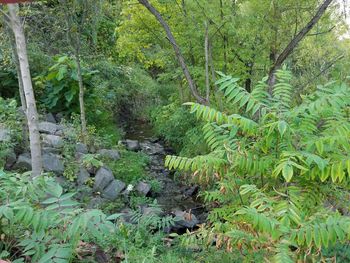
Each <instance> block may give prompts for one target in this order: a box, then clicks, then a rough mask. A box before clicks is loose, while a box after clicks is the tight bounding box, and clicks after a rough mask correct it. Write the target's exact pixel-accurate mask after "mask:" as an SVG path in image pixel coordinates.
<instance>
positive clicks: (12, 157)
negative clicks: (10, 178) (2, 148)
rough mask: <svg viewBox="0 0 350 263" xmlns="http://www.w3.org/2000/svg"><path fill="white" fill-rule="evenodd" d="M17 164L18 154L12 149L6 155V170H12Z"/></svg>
mask: <svg viewBox="0 0 350 263" xmlns="http://www.w3.org/2000/svg"><path fill="white" fill-rule="evenodd" d="M15 163H16V154H15V151H14V150H13V149H10V150H9V151H8V152H7V153H6V155H5V168H6V169H7V170H9V169H11V167H12V166H13V165H14V164H15Z"/></svg>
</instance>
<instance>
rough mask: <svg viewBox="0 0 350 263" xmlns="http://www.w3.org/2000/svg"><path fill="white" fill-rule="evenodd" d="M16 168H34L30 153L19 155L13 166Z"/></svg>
mask: <svg viewBox="0 0 350 263" xmlns="http://www.w3.org/2000/svg"><path fill="white" fill-rule="evenodd" d="M13 168H14V169H20V170H22V169H23V170H27V171H30V170H32V160H31V158H30V154H29V153H22V154H20V155H19V156H18V158H17V161H16V163H15V165H14V167H13Z"/></svg>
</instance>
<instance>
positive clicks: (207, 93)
mask: <svg viewBox="0 0 350 263" xmlns="http://www.w3.org/2000/svg"><path fill="white" fill-rule="evenodd" d="M208 38H209V36H208V23H205V37H204V53H205V87H206V97H205V99H206V100H207V102H208V104H209V97H210V83H209V39H208Z"/></svg>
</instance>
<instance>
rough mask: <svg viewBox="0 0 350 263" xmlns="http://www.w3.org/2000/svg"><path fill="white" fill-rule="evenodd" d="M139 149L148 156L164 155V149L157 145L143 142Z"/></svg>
mask: <svg viewBox="0 0 350 263" xmlns="http://www.w3.org/2000/svg"><path fill="white" fill-rule="evenodd" d="M140 147H141V149H142V151H144V152H145V153H146V154H148V155H156V154H165V151H164V147H163V146H162V145H161V144H159V143H151V142H143V143H140Z"/></svg>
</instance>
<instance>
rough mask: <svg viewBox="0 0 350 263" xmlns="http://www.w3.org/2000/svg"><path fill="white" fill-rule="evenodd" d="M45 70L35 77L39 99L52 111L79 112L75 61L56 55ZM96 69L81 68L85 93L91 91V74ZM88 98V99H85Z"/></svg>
mask: <svg viewBox="0 0 350 263" xmlns="http://www.w3.org/2000/svg"><path fill="white" fill-rule="evenodd" d="M55 62H56V63H55V64H54V65H53V66H51V67H50V68H49V69H48V71H47V72H45V73H43V74H42V75H39V76H38V77H36V78H35V79H34V80H35V85H36V86H37V87H39V88H40V89H41V92H42V94H41V96H40V98H41V99H40V100H41V101H42V103H43V105H44V107H45V108H46V109H48V110H50V111H52V112H65V113H69V114H70V113H72V112H75V113H78V112H79V85H78V72H77V65H76V63H75V61H74V60H73V59H72V58H70V57H68V56H58V57H57V58H56V59H55ZM95 73H96V71H91V70H88V69H87V68H84V67H83V68H82V77H83V81H84V86H85V90H86V91H87V94H89V93H91V91H90V89H91V85H92V84H91V76H92V75H93V74H95ZM87 100H88V99H87Z"/></svg>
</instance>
